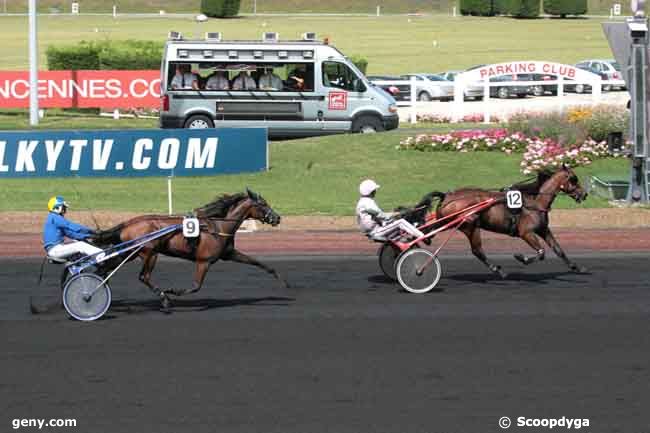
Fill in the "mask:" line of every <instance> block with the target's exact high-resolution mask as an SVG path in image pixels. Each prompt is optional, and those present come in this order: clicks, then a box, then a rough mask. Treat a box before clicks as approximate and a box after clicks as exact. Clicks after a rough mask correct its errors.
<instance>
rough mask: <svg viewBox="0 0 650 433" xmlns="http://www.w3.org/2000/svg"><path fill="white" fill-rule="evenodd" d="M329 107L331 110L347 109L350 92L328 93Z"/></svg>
mask: <svg viewBox="0 0 650 433" xmlns="http://www.w3.org/2000/svg"><path fill="white" fill-rule="evenodd" d="M327 100H328V107H327V108H328V109H330V110H347V109H348V93H347V92H330V93H329V95H328V99H327Z"/></svg>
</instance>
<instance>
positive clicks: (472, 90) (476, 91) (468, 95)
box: [436, 70, 483, 99]
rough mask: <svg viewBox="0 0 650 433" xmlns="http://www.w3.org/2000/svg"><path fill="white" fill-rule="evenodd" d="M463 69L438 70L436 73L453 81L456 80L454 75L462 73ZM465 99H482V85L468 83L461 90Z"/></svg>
mask: <svg viewBox="0 0 650 433" xmlns="http://www.w3.org/2000/svg"><path fill="white" fill-rule="evenodd" d="M463 72H465V71H460V70H457V71H445V72H440V73H438V74H436V75H439V76H441V77H442V78H444V79H446V80H449V81H455V80H456V75H458V74H462V73H463ZM463 93H464V96H465V99H483V86H481V85H479V84H470V85H469V86H467V87H466V88H465V91H464V92H463Z"/></svg>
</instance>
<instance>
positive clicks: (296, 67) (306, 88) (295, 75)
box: [285, 63, 314, 92]
mask: <svg viewBox="0 0 650 433" xmlns="http://www.w3.org/2000/svg"><path fill="white" fill-rule="evenodd" d="M286 70H287V79H286V80H285V90H286V91H289V92H292V91H296V92H313V91H314V64H313V63H292V64H288V65H286Z"/></svg>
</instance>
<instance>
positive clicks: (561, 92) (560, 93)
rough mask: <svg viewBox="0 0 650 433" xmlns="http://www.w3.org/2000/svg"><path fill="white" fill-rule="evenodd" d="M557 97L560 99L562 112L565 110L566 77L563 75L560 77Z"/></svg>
mask: <svg viewBox="0 0 650 433" xmlns="http://www.w3.org/2000/svg"><path fill="white" fill-rule="evenodd" d="M592 91H593V89H592ZM557 96H558V97H559V98H560V110H564V77H563V76H562V75H560V76H559V77H558V82H557Z"/></svg>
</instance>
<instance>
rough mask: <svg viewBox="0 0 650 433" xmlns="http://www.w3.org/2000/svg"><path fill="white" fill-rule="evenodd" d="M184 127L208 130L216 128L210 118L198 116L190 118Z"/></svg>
mask: <svg viewBox="0 0 650 433" xmlns="http://www.w3.org/2000/svg"><path fill="white" fill-rule="evenodd" d="M183 127H184V128H187V129H207V128H214V123H212V119H210V118H209V117H208V116H205V115H203V114H197V115H194V116H191V117H190V118H188V119H187V120H186V121H185V125H183Z"/></svg>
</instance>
